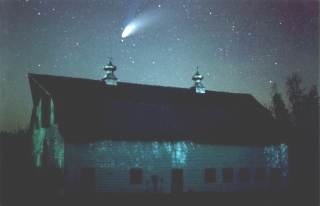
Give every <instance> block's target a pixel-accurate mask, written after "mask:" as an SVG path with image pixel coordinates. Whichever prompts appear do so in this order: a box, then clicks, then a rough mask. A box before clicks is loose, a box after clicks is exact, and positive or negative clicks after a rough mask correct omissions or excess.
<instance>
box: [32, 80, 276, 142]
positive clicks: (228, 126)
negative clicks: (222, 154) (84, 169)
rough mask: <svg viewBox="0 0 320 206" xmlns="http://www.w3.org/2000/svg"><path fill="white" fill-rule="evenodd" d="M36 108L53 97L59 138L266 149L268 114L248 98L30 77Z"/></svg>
mask: <svg viewBox="0 0 320 206" xmlns="http://www.w3.org/2000/svg"><path fill="white" fill-rule="evenodd" d="M29 81H30V87H31V91H32V98H33V102H34V105H36V104H37V102H38V101H39V99H40V98H42V99H45V98H48V97H50V98H52V99H53V102H54V105H55V114H56V122H57V124H58V128H59V130H60V132H61V134H62V136H63V137H64V138H65V139H66V140H67V141H71V142H88V141H89V142H90V141H96V140H98V139H119V140H147V141H148V140H152V141H153V140H157V141H162V140H165V141H176V140H191V141H194V142H199V143H211V144H216V143H217V144H269V143H275V142H280V141H281V140H280V139H279V138H278V137H276V136H275V135H274V133H273V131H274V129H273V120H272V116H271V114H270V113H269V111H268V110H267V109H266V108H265V107H263V106H262V105H261V104H260V103H259V102H257V101H256V99H255V98H254V97H253V96H251V95H249V94H236V93H226V92H215V91H207V92H206V93H205V94H197V93H195V92H194V90H193V89H187V88H174V87H163V86H151V85H141V84H132V83H124V82H119V83H118V85H117V86H108V85H105V83H104V82H103V81H101V80H91V79H80V78H70V77H61V76H51V75H40V74H29Z"/></svg>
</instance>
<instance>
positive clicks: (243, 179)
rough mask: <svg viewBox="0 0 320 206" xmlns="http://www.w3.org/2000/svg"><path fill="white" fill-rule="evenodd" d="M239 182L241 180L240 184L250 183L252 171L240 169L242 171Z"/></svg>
mask: <svg viewBox="0 0 320 206" xmlns="http://www.w3.org/2000/svg"><path fill="white" fill-rule="evenodd" d="M239 180H240V182H248V181H249V180H250V170H249V168H240V170H239Z"/></svg>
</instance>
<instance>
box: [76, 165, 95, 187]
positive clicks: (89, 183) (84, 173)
mask: <svg viewBox="0 0 320 206" xmlns="http://www.w3.org/2000/svg"><path fill="white" fill-rule="evenodd" d="M95 184H96V182H95V169H94V168H92V167H85V168H81V170H80V190H81V191H86V192H92V191H94V190H95Z"/></svg>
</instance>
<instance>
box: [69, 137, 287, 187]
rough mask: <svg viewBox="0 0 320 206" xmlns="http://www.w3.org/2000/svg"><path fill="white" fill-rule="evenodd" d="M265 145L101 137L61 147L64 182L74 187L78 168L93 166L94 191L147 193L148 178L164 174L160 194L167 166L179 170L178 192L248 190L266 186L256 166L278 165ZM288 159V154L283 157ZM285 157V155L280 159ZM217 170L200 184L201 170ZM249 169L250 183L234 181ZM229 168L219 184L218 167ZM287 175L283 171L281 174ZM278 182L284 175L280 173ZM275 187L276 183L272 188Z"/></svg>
mask: <svg viewBox="0 0 320 206" xmlns="http://www.w3.org/2000/svg"><path fill="white" fill-rule="evenodd" d="M268 155H269V156H270V154H269V153H266V148H264V147H258V146H256V147H255V146H235V145H202V144H194V143H192V142H187V141H181V142H171V143H170V142H163V143H160V142H126V141H111V140H106V141H100V142H96V143H92V144H66V145H65V181H66V189H67V190H68V189H69V190H75V189H76V188H77V187H78V186H79V185H78V184H79V173H80V169H81V168H84V167H93V168H95V175H96V190H97V191H99V192H146V191H152V185H151V181H150V176H151V175H153V174H156V175H159V176H161V177H162V178H163V184H162V192H170V191H171V169H172V168H182V169H183V173H184V187H183V190H184V191H185V192H187V191H194V192H205V191H240V190H245V189H253V188H268V187H270V186H271V185H270V182H269V181H265V182H262V183H257V182H255V181H254V174H255V168H257V167H263V168H267V174H269V173H270V171H269V170H270V168H272V167H280V168H281V170H282V171H286V170H287V168H285V165H284V167H283V165H281V164H275V163H274V164H271V163H270V162H269V161H270V159H272V158H270V157H269V156H268ZM285 157H287V156H285ZM285 157H284V158H285ZM135 167H139V168H142V169H143V183H142V184H141V185H130V183H129V182H130V181H129V170H130V168H135ZM209 167H212V168H216V172H217V181H216V183H210V184H206V183H205V182H204V169H205V168H209ZM241 167H248V168H249V169H250V172H251V176H250V177H251V179H250V181H249V182H245V183H243V182H240V181H239V177H238V176H239V175H238V174H239V168H241ZM223 168H233V169H234V182H233V183H223V179H222V169H223ZM282 174H286V173H284V172H283V173H282ZM282 181H283V182H282V185H283V186H285V185H286V181H287V177H286V175H283V176H282ZM277 188H279V187H277Z"/></svg>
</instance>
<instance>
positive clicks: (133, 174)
mask: <svg viewBox="0 0 320 206" xmlns="http://www.w3.org/2000/svg"><path fill="white" fill-rule="evenodd" d="M130 184H134V185H137V184H142V169H141V168H132V169H130Z"/></svg>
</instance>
